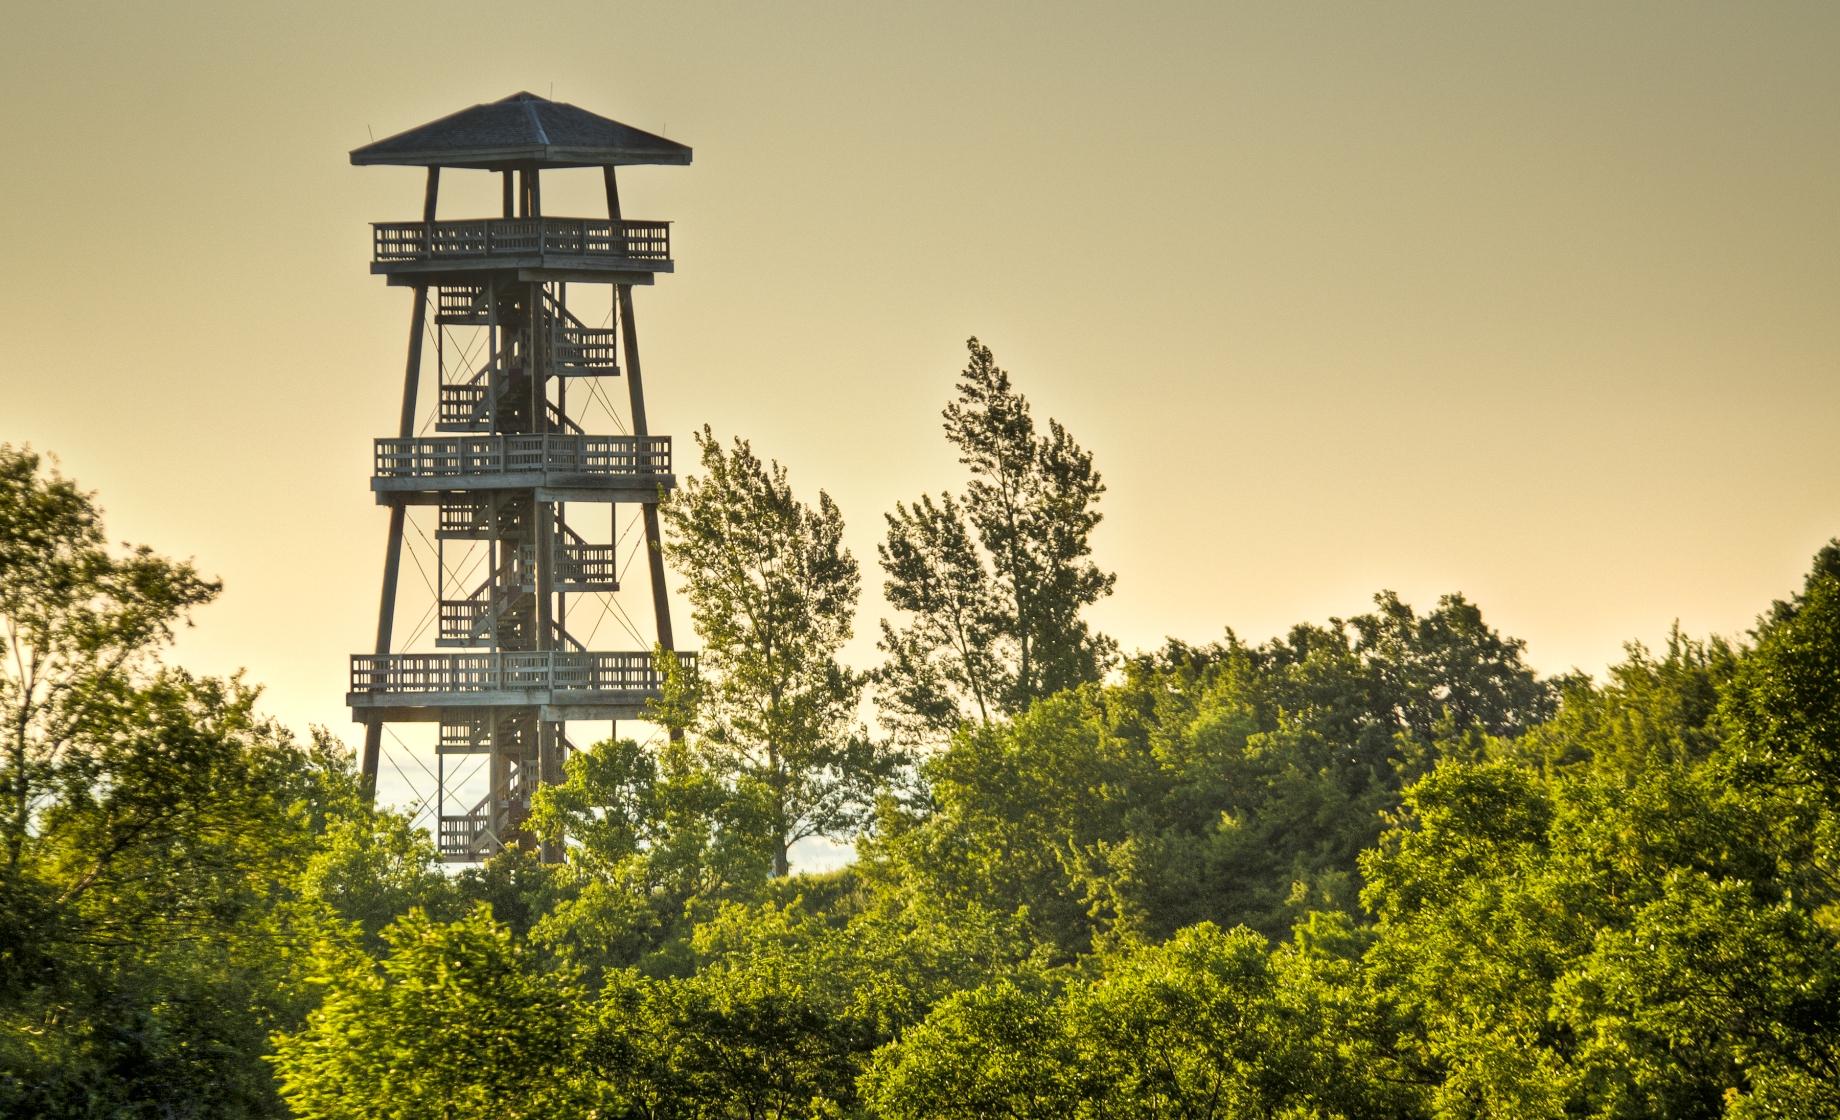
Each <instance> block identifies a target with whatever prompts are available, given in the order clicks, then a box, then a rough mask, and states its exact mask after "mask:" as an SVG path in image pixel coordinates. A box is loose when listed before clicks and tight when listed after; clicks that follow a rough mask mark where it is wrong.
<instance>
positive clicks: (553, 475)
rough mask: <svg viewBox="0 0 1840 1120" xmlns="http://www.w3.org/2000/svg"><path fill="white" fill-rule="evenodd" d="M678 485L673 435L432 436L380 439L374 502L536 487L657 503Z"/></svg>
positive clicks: (580, 497) (554, 497)
mask: <svg viewBox="0 0 1840 1120" xmlns="http://www.w3.org/2000/svg"><path fill="white" fill-rule="evenodd" d="M676 485H677V477H676V476H675V475H673V474H672V473H671V437H670V436H567V435H534V436H432V437H422V438H416V439H399V438H390V439H380V440H378V441H377V448H376V462H375V473H374V474H373V476H372V477H371V489H372V490H374V491H376V492H377V501H378V502H379V504H387V503H389V502H393V501H407V502H410V503H415V504H426V503H431V502H437V501H439V500H440V495H442V494H448V493H453V492H455V491H465V490H534V491H536V494H537V500H538V501H545V502H615V501H618V502H655V501H657V500H658V495H659V492H660V491H664V490H670V489H671V488H673V487H675V486H676Z"/></svg>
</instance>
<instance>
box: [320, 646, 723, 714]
mask: <svg viewBox="0 0 1840 1120" xmlns="http://www.w3.org/2000/svg"><path fill="white" fill-rule="evenodd" d="M676 657H677V661H678V664H679V665H680V666H682V667H683V668H684V669H685V670H687V671H689V672H695V671H696V654H694V653H679V654H677V655H676ZM663 688H664V678H663V676H662V675H661V674H660V673H659V672H658V669H657V666H656V665H654V664H653V662H652V655H651V654H649V653H593V652H582V651H578V650H549V651H538V652H517V653H458V654H440V653H390V654H368V653H360V654H355V655H353V657H352V659H351V692H350V693H349V694H347V696H346V697H345V701H346V703H348V704H350V705H351V712H352V717H353V718H354V719H356V720H358V721H359V722H363V721H365V720H371V719H383V720H388V721H390V722H395V723H410V722H418V721H419V722H434V721H437V720H442V719H444V718H450V717H451V715H452V713H453V709H456V708H472V709H478V708H498V707H530V706H533V705H534V706H537V707H539V708H540V709H541V712H540V713H539V718H541V719H545V720H571V719H638V718H640V717H642V716H643V715H644V714H645V707H646V705H647V704H648V703H650V702H651V701H652V700H655V699H657V698H658V696H659V695H660V694H661V692H662V690H663Z"/></svg>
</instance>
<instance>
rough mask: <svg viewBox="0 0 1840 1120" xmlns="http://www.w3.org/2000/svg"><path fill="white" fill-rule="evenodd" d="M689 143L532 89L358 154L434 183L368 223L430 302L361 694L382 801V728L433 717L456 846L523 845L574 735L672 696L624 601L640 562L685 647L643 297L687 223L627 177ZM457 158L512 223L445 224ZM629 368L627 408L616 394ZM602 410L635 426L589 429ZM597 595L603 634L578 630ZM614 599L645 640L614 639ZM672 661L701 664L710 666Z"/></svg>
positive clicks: (381, 491) (393, 472) (361, 663)
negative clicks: (402, 597) (402, 212)
mask: <svg viewBox="0 0 1840 1120" xmlns="http://www.w3.org/2000/svg"><path fill="white" fill-rule="evenodd" d="M690 154H691V153H690V149H689V148H687V147H684V146H683V145H681V144H677V143H675V142H673V141H670V140H666V139H664V138H663V137H660V136H655V135H653V134H651V133H648V132H644V131H641V130H639V129H636V128H632V127H630V126H628V125H623V124H620V123H619V122H617V121H612V120H608V119H607V118H605V117H600V116H596V115H595V114H593V113H589V112H587V111H585V110H582V109H579V108H576V107H575V106H572V105H567V104H564V103H561V102H555V101H550V100H547V99H544V98H540V97H536V96H534V95H532V94H529V93H519V94H514V95H513V96H511V97H508V98H505V99H503V100H501V101H496V102H492V103H490V104H485V105H476V106H473V107H472V108H470V109H466V110H462V111H461V112H458V113H455V114H452V115H451V116H448V117H443V118H442V119H440V120H438V121H434V122H432V123H430V124H426V125H422V126H420V127H419V128H413V129H410V130H408V131H406V132H403V133H399V134H397V135H395V136H391V137H388V138H386V139H383V140H379V141H376V142H375V143H372V144H369V145H367V146H365V147H362V148H359V149H357V150H355V151H353V152H352V153H351V161H352V163H354V164H358V165H371V164H397V165H409V166H419V167H424V168H426V169H427V186H426V190H425V193H424V196H423V201H422V215H421V220H420V221H413V222H383V223H377V224H375V225H374V226H373V227H372V248H373V256H372V263H371V271H372V272H373V273H375V274H378V275H381V276H383V277H385V278H386V280H387V281H388V282H389V283H390V284H392V285H397V286H402V287H407V288H409V289H410V290H411V292H412V294H413V300H412V304H411V311H410V325H409V343H408V357H407V363H406V367H405V372H404V378H403V394H402V411H401V417H400V422H399V425H398V429H397V433H396V434H395V435H394V436H390V437H386V438H382V439H379V440H377V441H376V447H375V453H374V459H373V473H372V477H371V490H372V491H373V493H374V494H375V496H376V500H377V502H378V504H380V505H383V506H385V507H387V508H388V510H389V531H388V539H387V543H386V550H385V556H384V572H383V588H382V596H381V602H380V604H379V607H378V615H377V640H376V645H375V647H374V650H373V652H371V653H365V654H357V655H354V656H353V657H352V659H351V691H350V693H349V695H348V697H347V700H348V702H349V703H350V705H351V709H352V716H353V718H354V719H355V720H357V721H358V722H360V723H363V724H364V725H365V741H364V754H363V759H362V768H363V779H364V782H365V785H366V789H367V790H371V791H373V792H374V790H375V788H376V781H377V776H378V766H379V760H380V757H381V754H382V748H383V738H384V735H385V733H386V731H387V730H388V727H387V725H390V724H417V725H422V726H423V727H432V728H433V729H435V736H434V741H433V744H432V748H433V755H434V760H433V761H434V765H433V766H432V767H427V766H424V767H423V768H424V769H425V770H428V772H429V774H430V776H431V777H432V778H433V779H434V785H435V791H434V795H433V798H432V801H431V808H432V816H433V818H434V822H435V828H434V830H433V831H434V833H435V837H436V841H437V845H438V847H439V850H440V852H441V855H442V856H443V858H445V859H448V860H455V861H472V860H478V859H483V858H485V857H486V856H488V855H490V854H491V853H492V852H494V851H496V850H498V849H499V848H501V847H503V846H505V845H507V844H512V843H518V842H520V840H521V826H522V824H523V821H524V819H525V817H526V815H527V814H528V812H529V806H530V795H531V793H532V792H533V791H534V790H535V788H536V787H537V786H539V785H541V784H546V783H553V782H555V781H558V780H559V779H560V777H561V769H562V760H563V757H564V755H565V753H566V752H567V751H568V750H570V749H571V748H572V744H571V743H570V740H569V736H568V725H569V724H570V723H571V722H573V721H585V720H622V719H635V718H639V717H640V716H642V715H643V713H644V710H645V707H646V705H647V703H648V702H649V701H651V700H652V699H654V698H656V697H657V696H658V695H659V692H660V689H661V685H662V680H661V678H660V675H659V673H658V670H657V667H656V664H655V661H654V657H653V653H652V648H651V645H650V644H648V643H645V642H644V641H643V634H642V633H641V630H640V628H639V626H638V624H636V623H635V622H634V620H633V619H632V618H631V615H630V614H629V613H628V612H626V611H625V610H624V608H623V607H621V606H620V603H619V599H618V596H619V593H620V592H621V588H622V584H630V583H631V582H632V577H633V576H634V575H636V574H640V573H642V578H643V579H644V580H645V582H646V583H648V584H649V590H650V605H651V608H652V609H651V612H650V613H651V616H652V617H651V620H650V622H651V629H652V630H653V633H654V635H655V642H656V645H657V646H659V647H662V648H663V649H664V650H666V651H674V650H675V643H674V641H673V635H672V630H671V614H670V604H669V601H668V599H667V596H666V589H665V580H664V561H663V556H662V553H661V552H660V551H659V548H658V535H659V527H658V501H659V499H660V497H661V496H662V495H663V494H664V493H666V492H668V491H669V490H670V489H671V488H672V487H673V486H674V485H675V476H674V475H673V473H672V461H671V450H672V449H671V440H670V437H668V436H661V435H655V434H653V433H652V432H651V430H650V428H649V426H648V424H647V418H646V411H645V391H644V382H643V379H642V375H641V366H640V360H639V343H638V330H637V327H636V325H635V321H634V317H633V298H632V289H633V288H634V286H636V285H643V284H650V283H652V282H653V279H654V277H656V275H657V274H659V273H668V272H670V271H672V267H673V266H672V258H671V228H670V225H669V223H666V222H659V221H634V220H629V219H627V218H626V217H625V216H624V214H623V213H622V212H621V208H620V195H619V186H618V182H617V180H616V174H615V171H616V168H618V167H621V166H627V165H633V164H679V165H681V164H688V163H689V162H690ZM562 168H588V169H595V168H598V169H599V170H600V172H601V177H602V180H603V184H604V191H605V195H606V200H607V216H606V218H604V219H602V218H570V217H552V216H549V215H547V214H545V213H544V210H543V192H542V180H543V175H542V173H543V172H544V171H551V170H555V169H562ZM449 169H466V170H475V171H483V172H487V173H490V174H494V175H496V176H498V178H499V180H500V184H499V185H500V190H499V192H498V193H499V194H500V197H501V206H500V210H501V213H500V214H499V215H498V216H497V217H488V218H468V219H463V220H452V219H447V220H443V219H440V218H438V217H437V213H436V210H437V203H438V201H439V195H440V188H441V175H442V172H443V170H449ZM602 306H604V307H605V313H604V314H601V313H600V308H601V307H602ZM589 308H591V310H588V309H589ZM430 341H432V344H433V347H432V349H433V353H432V354H430V353H429V349H430V347H429V345H428V343H429V342H430ZM430 374H432V375H433V376H432V380H433V382H434V388H435V394H434V395H435V399H434V400H433V401H431V402H425V401H423V400H422V399H421V396H420V390H421V387H422V385H423V383H424V382H425V381H428V380H430V376H429V375H430ZM620 379H623V380H624V381H625V384H626V390H627V391H626V394H625V401H624V408H621V407H620V406H619V405H618V404H616V403H615V397H614V395H613V393H612V392H611V391H610V390H609V386H610V385H616V384H617V381H618V380H620ZM596 411H598V412H599V413H600V414H603V415H604V416H605V417H606V418H607V419H608V420H610V421H611V422H612V423H613V424H614V425H615V426H616V427H623V429H624V430H622V431H618V432H615V433H609V434H598V433H591V432H590V431H589V430H588V424H589V423H590V422H591V421H590V419H589V418H590V417H591V416H593V415H594V414H595V413H596ZM622 413H623V414H624V415H623V416H622ZM623 513H625V514H626V517H627V521H628V525H627V527H626V529H624V530H623V529H622V514H623ZM416 548H421V549H424V550H426V551H427V552H430V553H432V556H431V557H430V559H431V560H432V565H431V566H432V568H433V569H434V575H433V577H432V578H430V577H429V576H428V572H427V568H428V567H429V566H430V565H418V570H419V571H420V572H421V574H422V576H423V577H424V578H425V579H427V580H428V584H429V590H430V591H431V592H432V595H431V596H430V597H431V598H432V599H433V602H432V603H431V604H428V606H427V609H426V610H425V611H424V612H423V614H422V622H421V624H420V625H417V626H415V627H414V628H413V631H412V632H411V633H410V634H408V635H407V636H406V637H405V638H402V640H400V641H399V637H401V636H399V635H398V634H397V633H396V621H397V614H398V609H399V602H398V590H399V584H400V583H401V577H402V573H403V556H404V552H405V549H411V550H412V549H416ZM412 558H413V556H412ZM641 560H642V561H643V562H642V563H641V562H640V561H641ZM584 607H585V608H586V612H585V613H586V615H588V616H591V617H592V618H593V619H594V621H593V625H592V627H591V628H590V627H588V626H587V624H586V623H581V624H579V625H575V623H577V622H578V620H581V619H583V618H584V609H583V608H584ZM613 611H618V615H617V617H618V618H619V620H620V622H621V623H622V625H623V626H624V627H625V629H626V631H627V635H628V640H627V642H626V643H625V644H626V647H627V648H621V649H603V648H596V647H594V646H593V644H592V643H593V642H594V639H595V638H596V637H597V636H598V635H599V634H600V633H601V632H602V624H603V623H605V622H606V620H607V618H608V617H609V614H610V612H613ZM411 613H413V612H411ZM640 613H641V614H643V613H644V612H640ZM577 630H585V631H586V632H585V633H577ZM429 646H432V647H433V648H432V649H429V648H427V647H429ZM671 655H672V656H675V657H677V658H678V659H679V661H680V662H684V663H688V666H689V667H690V668H692V669H694V655H691V654H684V653H676V652H673V653H672V654H671ZM560 855H561V849H560V846H559V845H557V844H555V843H551V844H548V845H546V846H545V848H544V850H543V856H544V858H545V859H551V860H553V859H558V858H560Z"/></svg>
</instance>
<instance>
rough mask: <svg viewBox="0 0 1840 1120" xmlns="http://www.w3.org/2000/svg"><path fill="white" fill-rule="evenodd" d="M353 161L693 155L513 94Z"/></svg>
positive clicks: (596, 161)
mask: <svg viewBox="0 0 1840 1120" xmlns="http://www.w3.org/2000/svg"><path fill="white" fill-rule="evenodd" d="M351 162H352V163H354V164H357V165H359V166H364V165H367V164H397V165H400V166H409V167H470V168H477V169H479V170H483V171H519V170H534V169H537V168H548V167H622V166H629V165H633V164H669V165H675V166H680V167H681V166H684V165H687V164H688V163H689V162H690V149H689V148H687V147H685V146H684V145H682V144H679V143H677V142H676V141H675V140H666V139H665V138H664V137H662V136H658V135H654V134H653V133H650V132H646V131H645V130H643V129H638V128H634V127H632V126H631V125H628V124H621V123H620V122H619V121H614V120H608V119H607V118H606V117H603V116H599V115H597V114H595V113H590V112H588V111H587V110H586V109H579V108H577V107H575V106H573V105H570V104H567V103H565V102H561V101H550V100H547V99H545V98H541V97H538V96H537V95H536V94H534V93H514V94H512V95H511V96H510V97H507V98H504V99H502V100H499V101H493V102H490V103H488V104H485V105H475V106H473V107H472V108H471V109H462V110H460V111H459V112H458V113H450V114H449V115H447V116H445V117H442V118H441V119H440V120H438V121H430V122H429V123H427V124H424V125H420V126H418V127H416V128H411V129H409V130H408V131H406V132H399V133H397V134H396V135H394V136H386V137H384V138H383V139H382V140H377V141H374V142H373V143H370V144H366V145H365V146H364V147H362V148H358V149H355V150H354V151H353V152H352V153H351Z"/></svg>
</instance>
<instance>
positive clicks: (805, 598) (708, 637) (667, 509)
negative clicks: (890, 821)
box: [663, 427, 898, 875]
mask: <svg viewBox="0 0 1840 1120" xmlns="http://www.w3.org/2000/svg"><path fill="white" fill-rule="evenodd" d="M697 446H698V447H699V448H700V449H701V452H702V465H703V473H702V475H701V476H699V477H693V478H691V479H689V480H688V481H687V482H686V483H685V484H684V485H683V487H682V488H680V489H679V490H678V491H677V492H676V493H675V494H673V495H672V496H671V498H670V500H669V501H668V502H666V503H665V505H664V507H663V512H664V518H665V526H666V530H667V531H666V535H665V542H664V549H665V555H666V556H667V557H669V559H670V560H671V562H672V563H673V565H674V566H675V567H676V568H677V570H678V571H679V572H680V573H682V575H683V577H684V593H685V596H686V597H687V598H688V599H689V600H690V611H691V616H692V617H693V618H694V619H695V621H696V626H697V631H698V633H699V634H701V635H702V638H703V642H704V652H703V660H702V667H703V670H704V676H703V677H702V678H700V679H699V680H698V681H697V682H695V684H694V688H693V690H692V691H691V692H690V695H689V697H688V702H687V704H684V705H682V706H683V707H684V708H686V709H687V712H688V722H689V725H690V726H689V730H691V731H693V732H695V735H696V739H697V741H698V743H699V745H700V749H701V751H702V752H703V754H704V756H705V757H706V758H707V759H708V761H709V763H710V765H711V766H712V767H713V768H714V769H715V770H716V771H717V772H718V773H721V774H724V775H728V776H731V777H732V779H733V780H734V781H736V782H737V783H739V784H741V785H742V786H745V787H749V788H750V789H751V790H752V791H753V792H754V793H755V794H757V795H758V796H760V797H761V798H762V799H763V802H764V804H765V806H766V815H765V820H766V824H767V828H768V835H769V837H770V839H771V842H772V859H773V873H774V874H775V875H785V874H786V872H787V869H788V862H787V852H788V850H789V849H790V848H791V846H792V845H793V844H794V843H796V842H797V841H799V840H801V839H803V838H805V837H808V836H838V835H843V834H847V833H848V832H850V831H851V830H853V829H854V828H855V827H856V826H857V825H858V824H859V823H860V822H861V821H862V820H863V818H864V817H865V815H866V814H867V812H868V810H869V808H870V806H871V805H872V803H873V798H874V795H875V791H876V789H877V788H878V787H879V786H880V785H881V784H882V783H883V782H885V781H886V779H887V778H888V776H889V775H890V774H891V773H892V771H893V769H894V767H895V765H896V764H897V763H898V759H897V758H896V757H895V756H894V755H893V754H892V753H891V752H890V751H888V750H887V749H885V748H884V747H883V746H881V745H878V744H876V743H875V742H872V741H871V740H870V739H869V737H868V735H867V733H866V732H865V731H864V729H863V728H862V726H861V725H860V723H859V722H858V720H857V711H856V709H857V703H858V701H859V699H860V697H861V695H862V686H863V681H862V678H861V676H860V674H858V673H856V672H854V671H852V670H850V669H849V668H848V667H846V666H845V665H843V664H842V663H841V662H840V661H839V660H838V659H837V653H838V651H839V650H840V649H841V648H842V647H843V645H844V643H845V642H847V641H848V640H849V638H850V634H851V632H852V629H853V627H854V620H855V614H856V599H857V592H858V587H859V577H858V573H857V568H856V561H855V559H854V558H853V557H851V555H850V553H849V550H848V549H846V548H844V546H843V515H842V514H841V513H840V512H839V511H838V509H837V505H836V503H835V502H833V501H831V499H830V495H828V494H825V493H824V492H822V491H820V492H819V494H818V505H817V508H816V509H813V508H812V507H810V506H808V505H806V504H805V503H803V502H801V501H799V499H798V498H797V497H796V496H795V495H794V494H793V492H792V487H791V486H790V484H788V482H787V481H786V471H785V468H784V467H782V466H780V465H779V464H778V463H773V464H772V465H771V466H770V467H769V466H767V465H765V464H763V463H762V462H761V461H760V459H759V458H758V457H756V456H755V454H754V451H753V448H752V447H750V446H749V445H748V443H747V441H745V440H742V439H739V438H737V439H736V440H735V442H734V446H733V448H732V449H729V450H724V449H723V447H722V445H721V443H720V442H719V441H718V440H717V439H716V438H715V436H714V435H713V434H712V433H711V432H710V430H709V429H708V428H707V427H705V428H704V429H703V430H702V432H701V433H700V434H699V435H698V436H697ZM674 679H675V680H676V682H677V684H678V685H679V686H682V685H685V684H687V683H688V682H684V681H683V679H682V677H681V676H679V677H675V678H674Z"/></svg>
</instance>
